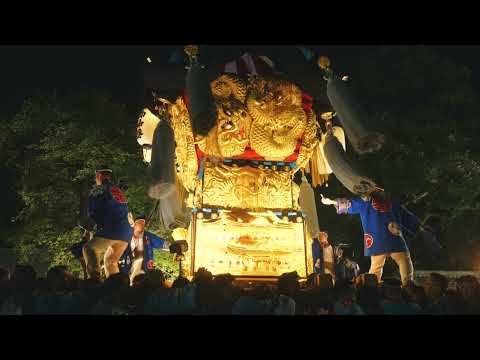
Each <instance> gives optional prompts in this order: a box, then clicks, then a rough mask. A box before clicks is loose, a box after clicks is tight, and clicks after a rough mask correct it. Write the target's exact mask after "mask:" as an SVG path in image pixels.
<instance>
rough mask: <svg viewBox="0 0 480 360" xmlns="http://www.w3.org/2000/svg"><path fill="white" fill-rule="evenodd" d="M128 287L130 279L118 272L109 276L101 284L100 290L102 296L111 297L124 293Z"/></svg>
mask: <svg viewBox="0 0 480 360" xmlns="http://www.w3.org/2000/svg"><path fill="white" fill-rule="evenodd" d="M128 287H130V278H129V277H128V275H127V274H124V273H121V272H119V273H116V274H113V275H110V276H109V277H108V278H107V279H106V280H105V281H104V282H103V286H102V290H103V294H104V295H113V294H115V293H118V292H120V291H124V290H125V289H126V288H128Z"/></svg>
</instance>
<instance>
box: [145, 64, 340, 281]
mask: <svg viewBox="0 0 480 360" xmlns="http://www.w3.org/2000/svg"><path fill="white" fill-rule="evenodd" d="M210 85H211V86H210V88H211V92H212V95H213V99H214V104H215V107H216V114H217V116H216V119H215V124H214V125H213V126H212V127H211V128H210V129H209V130H208V132H206V133H205V134H204V135H199V134H196V133H194V131H193V129H192V120H191V118H190V114H189V109H188V106H187V104H188V99H186V98H185V96H178V97H177V98H176V99H175V100H170V101H167V100H165V99H161V100H162V101H161V102H160V103H161V104H162V114H163V117H159V118H157V120H160V121H168V122H169V124H170V126H171V128H172V129H173V132H174V137H175V144H176V146H175V166H176V176H177V185H178V189H177V190H178V196H179V201H181V202H182V204H184V205H185V209H187V211H188V213H189V224H188V226H187V227H183V228H182V227H178V228H176V229H175V230H174V231H173V234H172V236H173V237H174V238H175V239H176V240H187V242H188V244H189V250H188V252H187V253H186V254H185V255H186V256H185V261H184V262H183V266H184V268H183V271H184V275H187V276H193V274H194V273H195V272H196V271H197V270H198V269H199V268H206V269H208V270H209V271H211V272H212V273H213V274H221V273H230V274H232V275H234V276H236V277H245V278H275V277H278V276H280V275H281V274H282V273H285V272H292V271H296V272H297V273H298V274H299V275H300V276H301V277H302V278H305V277H307V276H308V274H310V273H312V272H313V261H312V251H311V241H312V236H316V232H318V220H317V219H316V210H314V211H315V215H314V216H313V217H314V218H315V219H308V220H310V221H307V215H306V214H308V213H311V212H312V209H308V210H309V211H308V210H307V209H304V208H302V206H301V204H299V195H300V187H299V185H297V184H296V183H295V182H294V175H295V173H296V172H298V171H306V172H308V173H310V174H311V176H312V181H313V183H314V185H316V186H318V185H321V184H323V183H324V182H325V181H326V180H327V179H328V175H329V174H330V173H331V172H332V170H331V169H330V167H329V165H328V163H327V161H326V159H325V156H324V154H323V151H322V144H323V142H324V136H323V137H322V133H321V131H320V126H319V123H318V121H317V117H316V114H315V112H314V111H313V109H312V106H311V103H310V105H308V104H306V103H305V96H304V94H303V93H302V90H301V89H300V87H299V86H297V85H295V84H293V83H290V82H288V81H287V80H285V79H283V78H280V77H276V76H269V77H262V76H258V75H256V76H252V75H248V76H244V75H237V74H228V73H227V74H222V75H220V76H219V77H217V78H216V79H215V80H214V81H212V82H211V84H210ZM145 113H146V114H147V115H148V117H149V118H148V119H147V118H146V117H144V119H143V120H142V121H140V123H139V128H140V130H141V128H142V126H143V127H145V128H148V129H149V128H150V127H151V124H149V123H150V122H152V120H151V113H150V112H145ZM149 119H150V120H149ZM321 120H322V119H321ZM322 121H325V122H328V121H326V120H322ZM139 133H141V131H139ZM333 133H334V136H335V137H337V138H338V140H339V141H340V142H341V143H342V145H343V146H344V145H345V136H344V134H343V131H342V129H341V128H339V127H335V129H334V132H333ZM145 143H147V145H148V140H146V139H143V138H142V145H144V144H145ZM153 156H158V155H156V154H153ZM146 160H147V159H146ZM304 179H305V177H304ZM313 204H314V202H313ZM313 206H314V205H313ZM306 210H307V211H306ZM312 223H313V224H315V223H316V225H311V224H312ZM312 228H315V229H312ZM312 232H313V234H312Z"/></svg>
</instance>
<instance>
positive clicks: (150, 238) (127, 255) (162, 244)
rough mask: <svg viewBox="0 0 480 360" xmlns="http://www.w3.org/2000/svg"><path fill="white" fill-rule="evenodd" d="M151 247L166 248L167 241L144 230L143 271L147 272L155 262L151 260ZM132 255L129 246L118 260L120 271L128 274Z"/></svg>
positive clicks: (153, 266) (152, 267)
mask: <svg viewBox="0 0 480 360" xmlns="http://www.w3.org/2000/svg"><path fill="white" fill-rule="evenodd" d="M153 249H163V250H168V246H167V242H166V241H165V239H162V238H160V237H158V236H157V235H155V234H152V233H151V232H148V231H145V232H144V233H143V264H142V267H143V271H145V272H147V271H148V270H152V269H154V268H155V263H154V262H153V259H154V257H153ZM133 259H134V255H133V253H132V249H131V247H130V246H129V247H128V248H127V249H126V250H125V252H124V253H123V255H122V257H121V258H120V261H119V268H120V271H121V272H123V273H125V274H129V273H130V269H131V267H132V262H133Z"/></svg>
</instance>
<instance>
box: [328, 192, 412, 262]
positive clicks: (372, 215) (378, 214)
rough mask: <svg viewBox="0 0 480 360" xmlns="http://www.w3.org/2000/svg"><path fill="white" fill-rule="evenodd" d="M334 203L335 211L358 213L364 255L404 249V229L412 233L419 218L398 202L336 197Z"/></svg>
mask: <svg viewBox="0 0 480 360" xmlns="http://www.w3.org/2000/svg"><path fill="white" fill-rule="evenodd" d="M336 202H337V203H336V205H335V207H336V209H337V213H338V214H349V215H352V214H358V215H360V219H361V221H362V226H363V232H364V254H365V256H373V255H380V254H387V253H392V252H408V251H409V250H408V247H407V244H406V242H405V238H404V232H405V233H408V234H410V235H413V234H415V233H416V232H417V231H418V230H419V229H420V220H419V219H418V218H417V217H416V216H415V215H413V214H412V213H411V212H410V211H408V210H407V209H405V208H404V207H402V206H400V205H399V204H398V203H391V202H384V203H380V202H378V201H375V200H374V199H371V200H367V201H365V200H362V199H361V198H355V199H337V201H336Z"/></svg>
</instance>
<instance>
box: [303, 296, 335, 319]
mask: <svg viewBox="0 0 480 360" xmlns="http://www.w3.org/2000/svg"><path fill="white" fill-rule="evenodd" d="M304 302H305V304H304V306H303V308H304V315H330V314H333V303H332V301H330V299H329V298H328V297H326V296H318V294H317V293H315V292H309V294H308V295H307V296H306V298H305V301H304Z"/></svg>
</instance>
